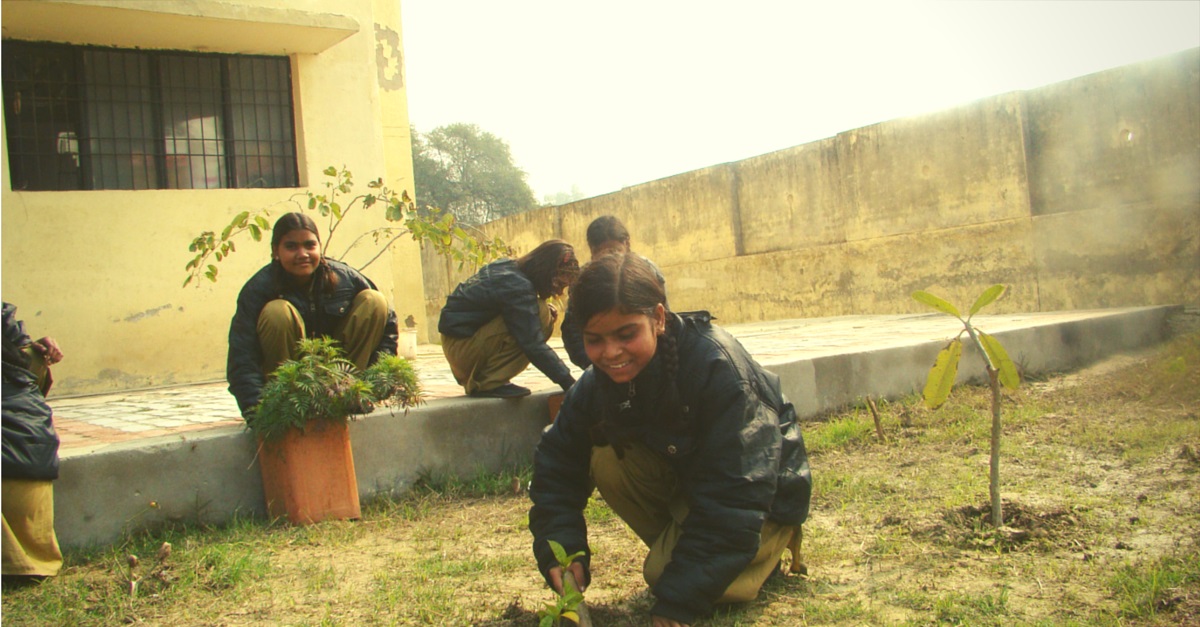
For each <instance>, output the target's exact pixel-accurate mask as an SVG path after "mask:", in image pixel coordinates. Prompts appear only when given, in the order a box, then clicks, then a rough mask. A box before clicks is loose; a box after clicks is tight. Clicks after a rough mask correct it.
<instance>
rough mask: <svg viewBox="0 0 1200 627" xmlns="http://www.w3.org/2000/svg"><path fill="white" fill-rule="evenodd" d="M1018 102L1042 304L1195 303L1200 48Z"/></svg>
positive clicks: (1199, 231) (1199, 240) (1199, 268)
mask: <svg viewBox="0 0 1200 627" xmlns="http://www.w3.org/2000/svg"><path fill="white" fill-rule="evenodd" d="M1026 102H1027V106H1028V109H1029V119H1030V123H1029V124H1028V141H1027V145H1028V149H1027V150H1028V153H1029V158H1028V163H1029V180H1030V197H1031V209H1032V214H1033V225H1034V228H1033V231H1034V237H1035V239H1036V245H1035V250H1036V251H1037V272H1038V276H1039V279H1040V284H1041V297H1042V302H1041V304H1042V307H1043V309H1068V308H1078V307H1116V306H1122V305H1132V304H1142V303H1147V304H1150V303H1167V302H1186V303H1190V304H1193V305H1194V304H1197V303H1198V302H1200V296H1198V292H1197V289H1198V288H1200V278H1198V277H1200V50H1191V51H1188V52H1185V53H1182V54H1179V55H1175V56H1172V57H1169V58H1166V59H1162V60H1159V61H1155V62H1152V63H1146V64H1139V65H1134V66H1128V67H1122V68H1117V69H1114V70H1111V71H1109V72H1103V73H1100V74H1096V75H1093V76H1088V77H1085V78H1082V79H1078V80H1075V81H1068V82H1065V83H1060V84H1057V85H1051V86H1049V87H1046V88H1043V89H1040V90H1037V91H1033V92H1029V93H1028V94H1027V96H1026Z"/></svg>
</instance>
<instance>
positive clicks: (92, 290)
mask: <svg viewBox="0 0 1200 627" xmlns="http://www.w3.org/2000/svg"><path fill="white" fill-rule="evenodd" d="M2 8H3V13H2V19H3V27H4V31H3V32H4V37H5V38H14V39H25V40H31V41H56V42H63V43H73V44H94V45H107V46H120V47H140V48H145V49H155V48H157V49H176V50H195V51H204V52H226V53H251V54H272V55H285V56H288V57H289V58H290V60H291V67H292V76H293V86H292V87H293V106H294V111H295V120H296V142H297V146H296V147H297V153H298V167H299V172H300V184H301V186H302V187H301V188H299V189H271V190H262V189H236V190H232V189H224V190H154V191H79V192H15V191H12V189H11V187H12V186H11V182H10V180H9V172H8V166H7V161H8V155H7V147H5V149H4V153H3V160H4V163H3V164H2V165H0V171H2V172H3V174H2V177H3V179H2V182H0V204H2V214H3V224H2V234H3V235H2V236H3V246H2V247H0V253H2V268H3V277H2V280H3V295H4V299H5V300H6V301H9V302H12V303H14V304H15V305H17V307H18V315H19V317H21V318H23V319H24V320H25V321H26V325H27V327H28V329H29V330H30V332H31V334H33V335H34V337H41V336H42V335H50V336H52V337H54V338H55V339H56V340H57V341H58V342H59V344H60V345H61V346H62V348H63V351H64V353H65V355H66V358H65V359H64V360H63V362H62V363H61V364H59V365H58V366H56V367H55V380H56V385H55V388H54V390H52V392H51V394H52V395H66V394H79V393H94V392H104V391H111V390H121V389H129V388H136V387H149V386H157V385H166V384H174V383H187V382H197V381H205V380H220V379H223V378H224V370H225V357H226V351H227V337H228V328H229V321H230V319H231V318H232V316H233V312H234V308H235V301H236V297H237V293H238V291H239V290H240V288H241V286H242V284H243V283H244V282H245V280H246V279H247V278H249V276H250V275H251V274H252V273H253V272H255V271H256V270H257V269H258V268H260V267H261V266H262V265H264V264H266V263H267V262H268V261H269V260H270V251H269V245H268V244H267V243H266V242H261V243H255V242H253V241H251V240H249V239H246V240H245V241H242V242H238V244H239V246H238V252H237V253H236V254H235V255H233V256H232V257H230V258H229V260H228V261H226V262H223V263H222V264H220V277H221V278H220V280H219V281H218V282H216V283H209V282H207V281H203V282H201V284H200V286H199V287H187V288H183V287H181V285H182V283H183V280H184V278H185V276H186V273H185V272H184V266H185V264H186V263H187V262H188V261H189V260H190V259H191V257H192V253H189V252H188V250H187V245H188V243H190V241H191V239H192V238H193V237H195V236H196V235H197V234H199V232H200V231H202V230H205V229H208V230H215V231H219V230H220V229H221V228H222V227H223V226H224V225H226V224H228V222H229V221H230V220H231V219H232V218H233V216H235V215H237V214H238V213H239V212H241V211H244V210H248V211H254V210H257V209H260V208H263V207H268V206H271V207H272V216H271V218H270V219H271V220H272V221H273V220H274V219H275V218H276V217H278V215H279V214H281V213H283V212H285V211H289V210H293V208H294V206H293V205H291V204H289V203H287V202H286V201H287V200H288V199H289V198H291V197H293V195H295V194H296V193H299V192H302V191H304V188H303V186H312V187H313V188H314V189H316V190H323V189H324V188H323V187H322V183H323V182H324V180H325V178H324V177H323V176H322V175H321V171H322V170H323V169H324V168H325V167H327V166H330V165H333V166H337V167H339V168H340V167H342V166H345V167H347V168H349V169H350V170H351V171H352V172H354V174H355V178H356V180H357V181H359V187H360V189H363V190H364V191H365V183H366V182H367V181H368V180H370V179H374V178H377V177H384V178H385V180H387V182H388V183H390V184H391V185H393V186H394V187H397V188H400V189H408V190H412V189H413V186H412V164H411V154H410V149H409V146H410V144H409V138H408V127H409V124H408V116H407V105H406V100H405V92H404V83H403V65H402V55H401V50H402V42H401V40H400V36H399V33H400V32H401V24H400V8H399V2H394V1H391V2H383V1H375V0H242V1H239V2H217V1H214V0H192V1H189V2H187V3H180V2H173V1H169V0H156V1H151V0H146V1H137V0H129V1H125V0H98V1H86V0H47V1H44V2H19V1H15V0H5V1H4V2H3V7H2ZM382 222H383V217H382V213H381V212H377V213H375V214H374V215H364V216H358V217H352V218H349V219H348V220H347V223H346V224H345V225H344V226H343V229H344V230H343V231H339V233H338V235H337V240H339V241H340V243H339V241H333V242H331V252H334V253H338V252H339V250H340V246H344V245H345V244H346V243H347V242H349V241H351V240H352V239H353V237H352V235H354V234H356V233H357V232H362V231H364V230H366V229H368V228H371V227H373V226H378V225H379V224H380V223H382ZM323 235H324V233H323ZM334 256H338V255H337V254H335V255H334ZM347 261H349V262H351V263H362V262H363V261H365V255H362V254H357V253H355V254H351V255H349V256H348V257H347ZM417 263H419V251H418V250H417V247H416V246H415V245H414V244H412V243H411V242H408V241H403V242H401V243H400V245H399V246H398V249H397V250H396V251H395V252H394V253H393V254H392V255H391V256H390V258H385V260H384V261H383V262H377V263H375V264H373V265H372V266H371V267H370V268H368V269H367V271H366V274H367V275H368V276H370V277H371V278H372V279H373V280H374V281H375V282H376V284H377V285H378V286H379V287H380V289H381V290H382V291H384V292H385V294H387V295H388V297H389V298H390V299H392V301H393V303H394V304H395V306H396V309H397V311H398V312H400V313H402V315H403V314H404V312H411V313H414V314H416V315H417V316H418V317H420V316H422V315H423V312H422V311H421V309H420V307H414V306H413V305H412V303H413V302H414V301H415V300H416V299H415V298H397V297H396V295H397V294H409V295H414V294H416V295H419V294H421V293H423V289H424V288H423V282H422V278H421V273H420V272H413V270H412V265H413V264H417ZM400 268H402V269H403V272H400V271H398V269H400ZM406 303H407V304H408V306H407V307H406V306H405V304H406Z"/></svg>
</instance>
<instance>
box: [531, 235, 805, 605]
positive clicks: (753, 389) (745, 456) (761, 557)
mask: <svg viewBox="0 0 1200 627" xmlns="http://www.w3.org/2000/svg"><path fill="white" fill-rule="evenodd" d="M664 302H665V296H664V294H663V287H662V283H661V282H660V281H659V280H658V278H657V276H656V275H655V272H654V269H653V267H652V266H651V265H650V264H649V263H648V262H647V261H646V260H645V259H643V258H642V257H640V256H638V255H636V254H618V255H612V256H606V257H602V258H600V259H597V260H595V261H592V262H591V263H589V264H588V265H587V266H585V267H584V269H583V272H582V273H581V274H580V277H579V280H578V283H577V284H576V285H575V287H574V288H572V290H571V299H570V303H569V305H568V307H569V311H570V312H571V314H572V317H574V318H575V319H576V320H579V321H581V323H582V324H583V337H584V344H585V347H586V349H587V353H588V357H589V358H590V359H591V361H592V368H591V369H590V370H588V371H587V372H585V373H584V374H583V376H582V377H581V378H580V379H579V381H578V382H577V383H576V384H575V385H574V386H573V387H572V388H571V389H570V390H569V391H568V392H567V395H566V398H565V399H564V401H563V405H562V408H561V409H560V410H559V413H558V417H557V419H556V420H555V422H554V424H553V426H551V427H550V428H549V429H548V430H547V431H546V432H545V433H544V434H543V436H542V439H541V442H540V443H539V444H538V448H537V452H536V453H535V457H534V470H533V483H532V485H531V488H530V497H531V498H532V500H533V507H532V509H531V510H530V513H529V527H530V531H531V532H532V533H533V538H534V540H533V551H534V555H535V557H536V558H537V563H538V568H539V569H540V570H541V572H542V574H543V576H544V577H545V578H546V581H547V583H549V584H550V585H551V586H552V587H553V588H554V589H555V590H558V591H561V590H562V578H563V573H562V569H561V568H560V567H559V566H558V564H557V562H556V561H555V559H554V556H553V553H552V551H551V549H550V546H549V543H548V542H547V541H548V540H554V541H556V542H558V543H560V544H562V545H563V547H564V548H565V549H566V551H567V553H568V554H570V553H574V552H576V551H584V557H583V558H582V559H581V560H579V561H578V562H576V563H575V564H574V565H572V569H573V570H574V573H573V574H574V575H575V578H576V580H577V581H579V582H580V583H581V585H583V586H586V585H587V582H588V581H589V580H590V559H589V558H590V555H591V554H590V551H589V549H588V544H587V532H586V524H585V522H584V518H583V509H584V506H585V505H586V504H587V500H588V496H589V495H590V494H591V492H592V486H593V485H594V486H595V487H596V488H598V489H599V490H600V494H601V496H603V497H604V500H605V502H606V503H607V504H608V506H609V507H610V508H612V510H613V511H614V512H616V514H617V515H618V516H620V517H621V519H622V520H624V521H625V522H626V524H628V525H629V526H630V528H632V530H633V531H634V533H636V534H637V535H638V537H639V538H641V539H642V541H643V542H645V543H646V546H647V547H649V554H648V555H647V557H646V560H645V563H644V565H643V575H644V577H645V580H646V583H647V584H649V586H650V589H651V591H652V592H653V594H654V596H655V597H656V602H655V604H654V607H653V609H652V611H651V612H652V614H653V621H654V624H655V625H656V626H657V625H665V626H673V625H687V624H689V623H692V622H693V621H695V620H696V619H698V618H701V617H704V616H706V615H708V614H709V613H710V612H711V611H712V609H713V607H714V605H716V604H723V603H736V602H744V601H749V600H752V599H754V598H755V597H756V596H757V594H758V591H759V589H760V588H761V587H762V584H763V582H764V581H766V579H767V577H769V576H770V575H771V574H772V573H773V572H775V571H776V569H777V568H778V566H779V562H780V558H781V557H782V555H783V550H784V548H785V547H786V546H787V545H788V543H789V541H790V540H791V539H792V537H793V535H794V534H798V533H799V526H800V525H801V523H803V522H804V521H805V519H806V518H807V516H808V506H809V499H810V496H811V494H812V478H811V475H810V474H809V468H808V455H807V453H806V451H805V448H804V439H803V437H802V435H801V433H800V427H799V424H797V419H796V413H795V410H794V408H793V407H792V404H791V403H790V402H788V401H787V399H786V398H785V397H784V396H783V394H782V393H781V391H780V386H779V379H778V377H776V376H775V375H774V374H772V373H770V372H767V371H766V370H764V369H763V368H762V367H761V366H760V365H758V363H756V362H755V361H754V359H753V358H752V357H751V356H750V355H749V354H748V353H747V352H746V350H745V349H744V348H743V347H742V346H741V344H739V343H738V342H737V340H735V339H734V338H733V337H732V336H730V335H729V334H728V333H726V332H725V331H724V330H722V329H721V328H720V327H717V326H716V325H714V324H712V323H711V316H709V315H708V314H707V313H706V312H697V313H690V314H675V313H673V312H670V311H668V310H667V309H666V308H665V307H664V306H663V303H664Z"/></svg>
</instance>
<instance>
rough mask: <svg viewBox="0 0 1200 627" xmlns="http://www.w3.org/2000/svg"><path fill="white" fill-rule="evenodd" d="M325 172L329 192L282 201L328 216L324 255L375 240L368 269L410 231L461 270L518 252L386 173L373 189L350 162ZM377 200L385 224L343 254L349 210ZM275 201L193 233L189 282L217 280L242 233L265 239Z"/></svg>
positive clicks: (321, 217) (308, 193) (373, 204)
mask: <svg viewBox="0 0 1200 627" xmlns="http://www.w3.org/2000/svg"><path fill="white" fill-rule="evenodd" d="M322 174H324V175H325V177H326V180H325V181H324V182H323V183H322V186H323V187H324V188H325V191H324V192H323V193H316V192H314V191H312V190H308V191H304V192H301V193H298V194H293V195H292V196H291V198H289V199H287V201H284V202H283V203H276V205H278V204H283V205H284V206H285V207H286V206H287V205H292V206H291V207H288V208H291V209H294V210H295V211H309V212H313V213H315V214H317V216H318V217H317V218H314V220H317V221H318V222H320V221H325V222H327V230H326V235H325V237H324V239H323V240H322V242H321V256H323V257H330V258H333V259H338V260H345V259H346V256H347V255H349V253H350V251H351V250H354V249H355V248H357V247H359V246H371V247H373V248H371V249H370V250H371V254H372V255H373V256H372V257H371V258H370V259H369V260H368V261H367V262H366V263H364V264H363V265H361V266H359V268H358V269H359V270H363V269H365V268H366V267H367V266H369V265H371V264H372V263H374V262H375V260H376V259H379V257H380V256H382V255H383V253H385V252H386V251H387V250H388V249H390V248H391V246H392V244H394V243H396V241H398V240H399V239H400V238H401V237H404V236H405V235H407V236H409V237H411V238H412V239H413V240H414V241H417V242H420V243H421V245H422V246H426V245H428V246H432V247H433V250H434V251H435V252H436V253H438V254H439V255H441V256H443V257H445V258H446V259H449V260H453V261H457V262H458V267H459V269H460V270H461V269H462V268H463V266H469V267H471V268H477V267H479V266H481V265H483V264H485V263H487V262H489V261H492V260H494V259H497V258H499V257H503V256H507V255H512V254H513V250H512V248H511V247H510V246H509V245H508V244H506V243H504V240H502V239H501V238H499V237H496V238H491V239H489V238H488V237H487V236H486V235H484V234H483V233H481V232H479V231H478V229H473V228H472V227H471V226H470V225H462V224H459V221H458V220H456V219H455V217H454V216H453V215H451V214H449V213H445V212H443V211H441V210H440V209H435V208H432V207H431V208H427V209H426V210H425V211H418V210H417V206H416V203H415V202H413V200H412V198H411V197H409V195H408V192H407V191H406V190H400V191H397V190H394V189H391V188H389V187H388V186H387V185H386V184H384V182H383V179H375V180H373V181H370V182H368V183H367V191H366V192H365V193H357V192H356V191H355V187H354V175H353V173H351V172H350V170H348V169H346V168H345V167H344V166H343V167H342V168H341V169H340V170H339V169H338V168H335V167H333V166H329V167H327V168H325V170H324V171H323V172H322ZM376 206H378V207H382V208H383V216H382V218H383V221H382V224H383V226H378V227H375V228H373V229H371V230H369V231H367V232H365V233H362V234H360V235H359V236H358V237H356V238H355V239H354V240H353V241H352V242H350V244H349V245H348V246H346V247H345V249H344V250H343V251H342V253H341V254H339V255H335V254H333V253H332V252H331V249H330V246H329V245H330V243H331V242H332V241H333V240H334V236H335V235H336V234H337V231H338V227H340V226H341V224H342V220H344V219H345V217H346V215H347V214H349V213H350V212H351V211H354V210H359V211H366V210H369V209H370V208H372V207H376ZM274 207H275V205H272V206H270V207H263V208H262V209H259V210H257V211H255V212H250V211H243V212H241V213H239V214H237V215H236V216H234V217H233V221H231V222H230V223H229V224H228V225H227V226H225V228H224V229H222V230H221V233H220V235H218V234H217V233H216V231H202V232H201V233H200V235H198V236H196V237H195V238H193V239H192V241H191V243H190V244H189V245H188V251H189V252H191V253H193V254H194V256H193V257H192V259H191V261H189V262H188V263H187V267H186V268H184V269H185V271H186V272H187V277H186V278H185V279H184V281H183V285H184V287H187V285H188V284H190V283H193V282H195V284H196V285H199V284H200V278H201V277H204V278H206V279H208V280H209V281H212V282H214V283H215V282H216V280H217V270H218V269H217V266H216V264H217V263H220V262H222V261H224V260H225V259H227V258H228V257H229V256H230V255H231V254H233V253H235V252H237V245H236V241H237V240H238V239H241V238H243V237H246V236H248V237H250V238H251V239H253V240H254V241H256V242H258V241H262V238H263V237H264V236H267V237H269V236H270V234H271V228H272V226H271V222H270V220H268V219H267V218H268V217H269V216H270V215H271V210H272V209H273V208H274ZM318 218H319V219H318ZM464 227H465V228H464ZM468 230H470V231H473V232H474V234H472V233H469V232H468Z"/></svg>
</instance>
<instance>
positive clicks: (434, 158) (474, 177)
mask: <svg viewBox="0 0 1200 627" xmlns="http://www.w3.org/2000/svg"><path fill="white" fill-rule="evenodd" d="M412 138H413V176H414V177H415V178H416V188H417V189H416V202H417V206H418V207H421V208H422V209H424V208H426V207H430V206H432V207H437V208H438V209H442V210H444V211H448V212H450V213H452V214H454V216H455V217H456V218H457V219H458V220H460V221H461V222H464V223H467V224H483V223H485V222H490V221H492V220H495V219H496V218H500V217H503V216H507V215H512V214H514V213H520V212H522V211H527V210H529V209H532V208H534V207H535V206H536V205H537V202H536V201H535V200H534V197H533V191H532V190H531V189H529V184H528V183H526V182H525V176H526V174H525V172H524V171H523V170H521V169H520V168H518V167H517V166H516V165H515V164H514V163H513V159H512V153H511V152H510V151H509V148H508V143H507V142H505V141H504V140H502V139H500V138H499V137H496V136H495V135H492V134H491V133H489V132H487V131H484V130H482V129H480V128H479V127H478V126H476V125H474V124H462V123H459V124H449V125H447V126H439V127H438V128H435V129H433V130H432V131H430V132H429V133H427V134H425V135H424V136H421V135H420V134H419V133H417V132H416V130H415V129H414V130H413V133H412Z"/></svg>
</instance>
